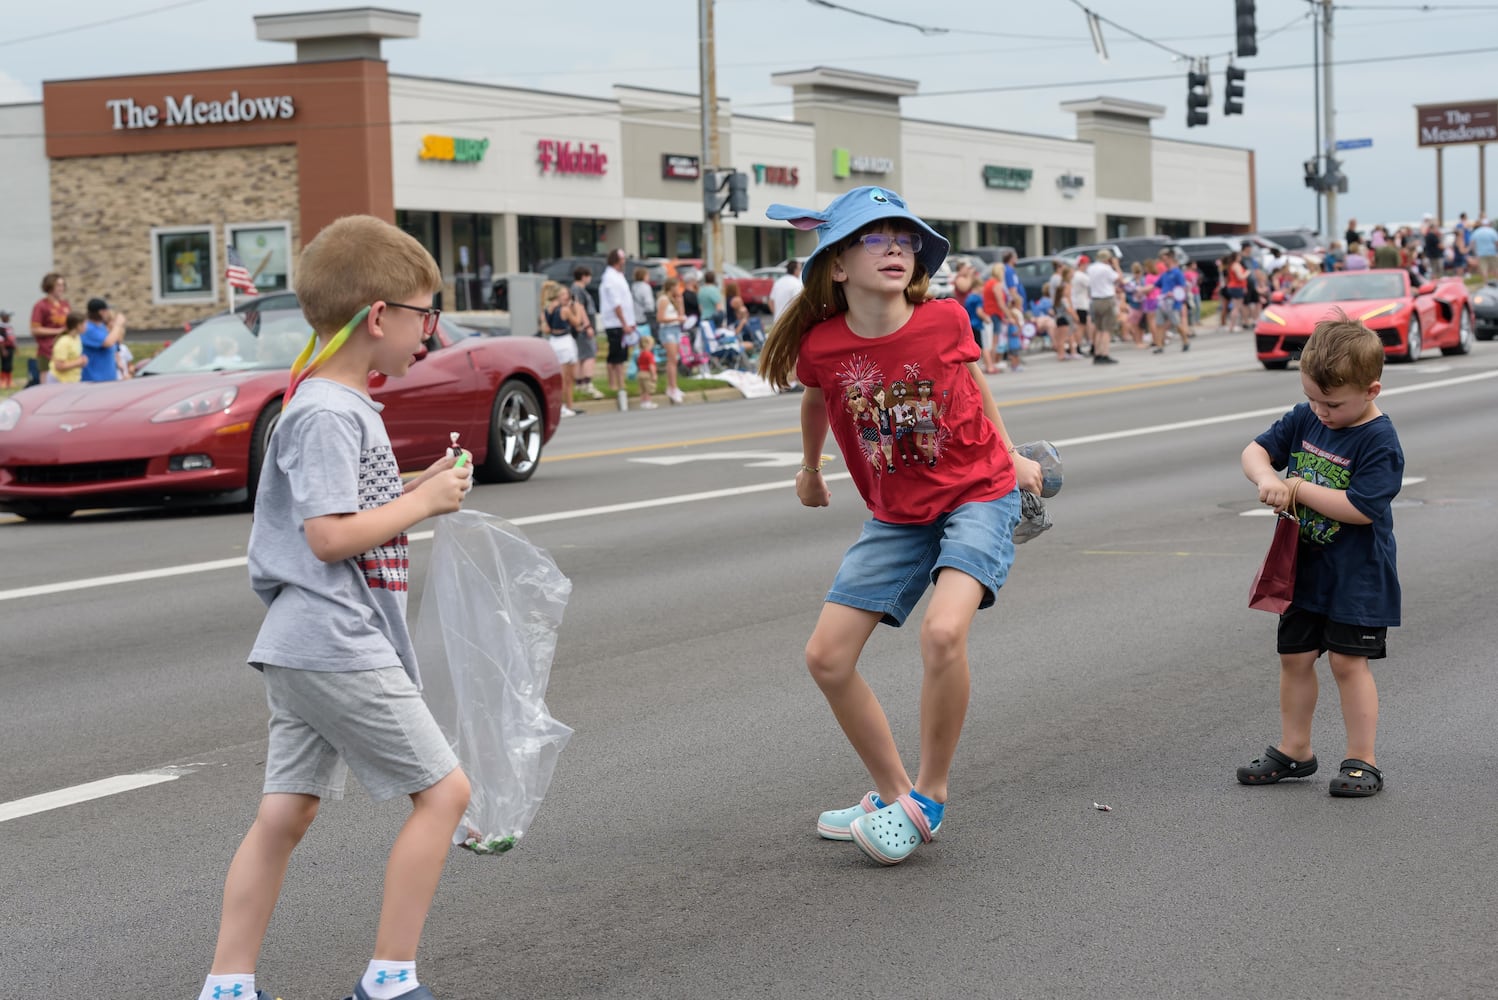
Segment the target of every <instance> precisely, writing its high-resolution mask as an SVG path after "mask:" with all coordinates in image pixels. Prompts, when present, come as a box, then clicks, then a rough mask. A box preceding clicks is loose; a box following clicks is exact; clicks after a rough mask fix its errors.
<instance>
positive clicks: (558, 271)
mask: <svg viewBox="0 0 1498 1000" xmlns="http://www.w3.org/2000/svg"><path fill="white" fill-rule="evenodd" d="M607 266H608V265H607V263H606V262H605V259H604V258H603V257H589V256H580V257H557V258H556V259H555V260H548V261H546V262H544V263H542V264H541V265H540V267H538V268H537V270H538V271H540V272H541V273H542V274H544V275H546V277H548V278H550V279H551V280H552V281H555V282H559V283H560V284H563V285H571V284H572V272H573V271H575V270H577V268H578V267H586V268H587V269H588V271H589V272H590V273H591V275H592V276H591V277H590V278H589V279H588V294H590V295H592V296H593V304H594V305H595V306H596V305H598V289H599V287H600V284H599V283H600V282H602V281H603V269H604V268H605V267H607ZM636 267H643V268H645V269H646V270H647V271H649V272H650V277H649V278H647V279H646V280H647V281H649V282H650V287H651V288H654V289H655V290H657V291H659V290H660V287H661V284H662V283H663V282H664V281H665V280H666V270H665V268H664V267H663V266H662V262H661V261H659V260H636V259H633V258H631V259H628V260H626V261H625V262H624V277H625V278H626V279H629V280H631V281H632V280H634V274H635V268H636Z"/></svg>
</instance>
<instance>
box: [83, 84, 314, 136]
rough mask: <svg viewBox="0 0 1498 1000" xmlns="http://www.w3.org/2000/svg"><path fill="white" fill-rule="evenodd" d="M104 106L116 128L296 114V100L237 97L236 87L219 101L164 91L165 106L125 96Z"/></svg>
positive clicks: (220, 122)
mask: <svg viewBox="0 0 1498 1000" xmlns="http://www.w3.org/2000/svg"><path fill="white" fill-rule="evenodd" d="M104 106H105V107H107V108H108V109H109V110H110V112H111V113H112V114H113V115H114V127H115V128H116V129H136V128H157V127H165V128H174V127H178V126H188V125H223V124H234V123H239V122H254V121H274V120H276V119H285V118H290V117H292V116H293V115H295V114H296V102H295V101H293V100H292V99H291V97H289V96H286V95H280V96H276V97H240V96H239V91H237V90H231V91H229V96H228V98H227V99H225V100H222V101H200V100H198V99H197V98H196V97H194V96H193V95H192V94H184V95H183V96H182V97H181V98H176V97H172V96H171V95H170V94H168V95H167V98H166V106H165V107H162V106H161V105H158V104H137V103H136V102H135V101H134V100H133V99H132V98H129V97H124V98H120V99H118V100H113V101H105V102H104Z"/></svg>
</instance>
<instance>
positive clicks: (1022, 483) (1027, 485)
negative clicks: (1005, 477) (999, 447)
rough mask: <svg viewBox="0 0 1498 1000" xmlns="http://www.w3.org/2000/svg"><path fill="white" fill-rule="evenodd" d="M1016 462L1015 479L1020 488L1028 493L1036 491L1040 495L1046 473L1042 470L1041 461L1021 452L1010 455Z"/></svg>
mask: <svg viewBox="0 0 1498 1000" xmlns="http://www.w3.org/2000/svg"><path fill="white" fill-rule="evenodd" d="M1009 458H1010V460H1011V461H1013V462H1014V481H1015V484H1016V485H1017V486H1019V488H1020V489H1022V490H1024V491H1025V492H1026V493H1034V494H1035V495H1036V496H1040V491H1041V488H1042V486H1043V485H1044V481H1045V475H1044V474H1043V473H1042V472H1041V469H1040V463H1039V462H1037V461H1035V459H1033V458H1026V457H1025V456H1024V455H1021V454H1020V453H1019V452H1015V453H1014V454H1012V455H1010V456H1009Z"/></svg>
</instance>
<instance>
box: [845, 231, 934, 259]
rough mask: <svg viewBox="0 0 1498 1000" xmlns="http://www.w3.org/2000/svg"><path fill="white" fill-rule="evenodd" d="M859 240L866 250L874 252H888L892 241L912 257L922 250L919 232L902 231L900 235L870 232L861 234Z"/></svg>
mask: <svg viewBox="0 0 1498 1000" xmlns="http://www.w3.org/2000/svg"><path fill="white" fill-rule="evenodd" d="M858 242H860V243H862V244H863V248H864V250H865V251H867V252H868V253H872V254H881V253H888V252H889V247H890V244H891V243H893V244H894V245H895V246H897V247H899V248H900V249H901V250H904V251H905V252H906V253H908V254H910V255H911V256H912V257H914V256H915V255H916V254H918V253H920V252H921V236H920V234H919V233H901V234H899V235H898V236H891V235H890V234H889V233H869V234H868V235H867V236H860V237H859V238H858Z"/></svg>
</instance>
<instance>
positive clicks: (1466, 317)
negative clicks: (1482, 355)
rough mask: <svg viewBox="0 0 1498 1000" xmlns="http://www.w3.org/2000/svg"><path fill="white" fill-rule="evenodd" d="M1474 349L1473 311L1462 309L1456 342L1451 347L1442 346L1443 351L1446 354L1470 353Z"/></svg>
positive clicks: (1457, 326)
mask: <svg viewBox="0 0 1498 1000" xmlns="http://www.w3.org/2000/svg"><path fill="white" fill-rule="evenodd" d="M1471 350H1472V311H1471V310H1470V309H1463V310H1462V320H1461V322H1460V323H1458V324H1457V325H1456V343H1455V344H1454V345H1453V346H1451V347H1443V348H1441V353H1442V354H1446V355H1452V354H1468V353H1470V352H1471Z"/></svg>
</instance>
